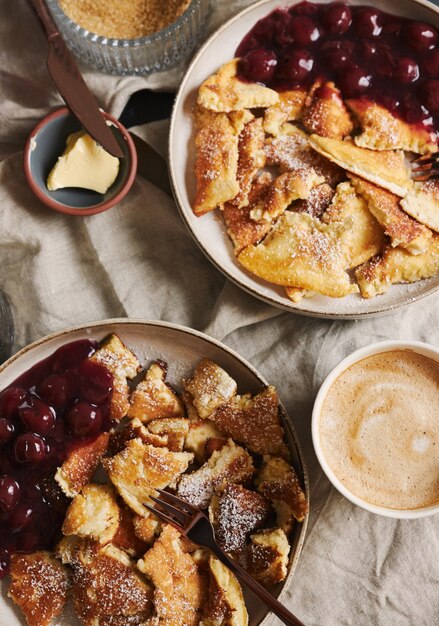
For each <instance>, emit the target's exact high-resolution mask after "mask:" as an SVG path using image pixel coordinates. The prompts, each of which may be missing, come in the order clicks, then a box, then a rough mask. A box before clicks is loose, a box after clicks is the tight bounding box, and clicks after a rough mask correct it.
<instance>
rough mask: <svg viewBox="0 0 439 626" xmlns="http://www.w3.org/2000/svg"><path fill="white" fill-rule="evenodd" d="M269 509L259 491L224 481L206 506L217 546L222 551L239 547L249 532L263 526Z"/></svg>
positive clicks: (241, 547) (242, 545) (231, 550)
mask: <svg viewBox="0 0 439 626" xmlns="http://www.w3.org/2000/svg"><path fill="white" fill-rule="evenodd" d="M271 511H272V509H271V506H270V503H269V502H268V500H267V499H266V498H264V496H262V495H261V494H259V493H256V492H255V491H251V490H249V489H245V488H244V487H242V485H233V484H229V485H227V486H226V487H225V489H224V491H223V492H222V494H221V495H218V496H217V495H215V496H214V497H213V498H212V502H211V505H210V507H209V517H210V520H211V522H212V524H213V526H214V528H215V537H216V540H217V542H218V544H219V546H220V547H221V548H222V549H223V550H224V551H225V552H233V551H235V550H242V549H243V548H244V547H245V545H246V542H247V538H248V536H249V535H250V533H252V532H253V531H255V530H257V529H258V528H262V527H263V526H264V524H265V523H266V522H267V520H268V518H269V516H270V513H271Z"/></svg>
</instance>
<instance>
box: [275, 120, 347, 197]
mask: <svg viewBox="0 0 439 626" xmlns="http://www.w3.org/2000/svg"><path fill="white" fill-rule="evenodd" d="M264 149H265V153H266V155H267V164H268V165H279V167H280V169H281V171H283V172H295V171H296V170H298V169H309V168H312V169H313V170H314V171H315V172H316V174H318V175H319V176H323V178H324V179H325V181H326V182H327V183H328V184H329V185H331V187H335V186H336V185H337V184H338V183H339V182H341V181H342V180H343V179H344V178H345V175H344V173H343V170H342V169H341V168H340V167H339V166H338V165H336V164H334V163H331V161H330V160H328V159H327V158H325V157H323V156H321V155H320V154H318V153H317V152H316V151H315V150H313V149H312V147H311V145H310V143H309V138H308V136H307V135H306V133H304V132H303V131H302V130H300V129H299V128H298V127H297V126H294V124H284V125H283V126H282V128H281V133H280V134H279V135H278V136H277V137H273V138H270V139H267V141H266V142H265V148H264Z"/></svg>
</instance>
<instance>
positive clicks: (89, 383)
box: [78, 55, 274, 404]
mask: <svg viewBox="0 0 439 626" xmlns="http://www.w3.org/2000/svg"><path fill="white" fill-rule="evenodd" d="M273 56H274V55H273ZM273 71H274V70H273ZM261 82H265V81H261ZM78 372H79V375H80V377H81V382H80V388H81V395H82V397H83V398H84V399H85V400H88V402H90V403H91V404H102V402H104V401H105V400H106V399H107V398H108V396H109V395H110V393H111V391H112V389H113V376H112V375H111V373H110V372H109V371H108V370H107V369H106V368H105V367H104V366H103V365H101V364H100V363H96V362H95V361H90V360H89V359H88V360H86V361H84V362H83V363H82V364H81V365H80V367H79V370H78Z"/></svg>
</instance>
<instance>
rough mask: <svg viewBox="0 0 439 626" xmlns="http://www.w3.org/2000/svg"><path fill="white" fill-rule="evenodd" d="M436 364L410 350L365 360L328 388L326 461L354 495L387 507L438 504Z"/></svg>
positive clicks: (323, 419) (322, 424)
mask: <svg viewBox="0 0 439 626" xmlns="http://www.w3.org/2000/svg"><path fill="white" fill-rule="evenodd" d="M438 407H439V363H438V362H436V361H434V360H432V359H430V358H427V357H424V356H422V355H420V354H417V353H415V352H411V351H409V350H393V351H390V352H383V353H380V354H376V355H372V356H369V357H367V358H365V359H363V360H362V361H359V362H358V363H355V364H354V365H352V366H351V367H349V368H348V369H347V370H345V371H344V372H343V373H342V374H340V376H339V377H338V378H337V379H336V380H335V381H334V383H333V384H332V386H331V387H330V389H329V391H328V393H327V395H326V397H325V399H324V402H323V406H322V410H321V414H320V418H319V433H320V441H321V446H322V451H323V454H324V457H325V459H326V461H327V463H328V464H329V466H330V467H331V469H332V471H333V472H334V474H335V475H336V476H337V478H338V479H339V480H340V481H341V482H342V483H343V484H344V485H345V486H346V488H347V489H348V490H349V491H351V492H352V493H353V494H354V495H356V496H358V497H359V498H361V499H363V500H365V501H367V502H369V503H371V504H376V505H378V506H384V507H388V508H392V509H418V508H423V507H425V506H428V505H431V504H436V503H438V502H439V415H438Z"/></svg>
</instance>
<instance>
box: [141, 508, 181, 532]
mask: <svg viewBox="0 0 439 626" xmlns="http://www.w3.org/2000/svg"><path fill="white" fill-rule="evenodd" d="M143 506H144V507H146V508H147V509H148V510H149V511H151V513H154V515H157V517H158V518H159V519H161V520H162V522H166V523H167V524H170V525H171V526H173V527H174V528H176V529H177V530H178V531H180V532H182V531H183V528H182V527H181V526H180V524H178V523H177V522H176V521H175V520H174V519H172V517H169V515H166V513H163V512H162V511H159V510H158V509H156V508H154V507H153V506H150V505H149V504H144V505H143Z"/></svg>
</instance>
